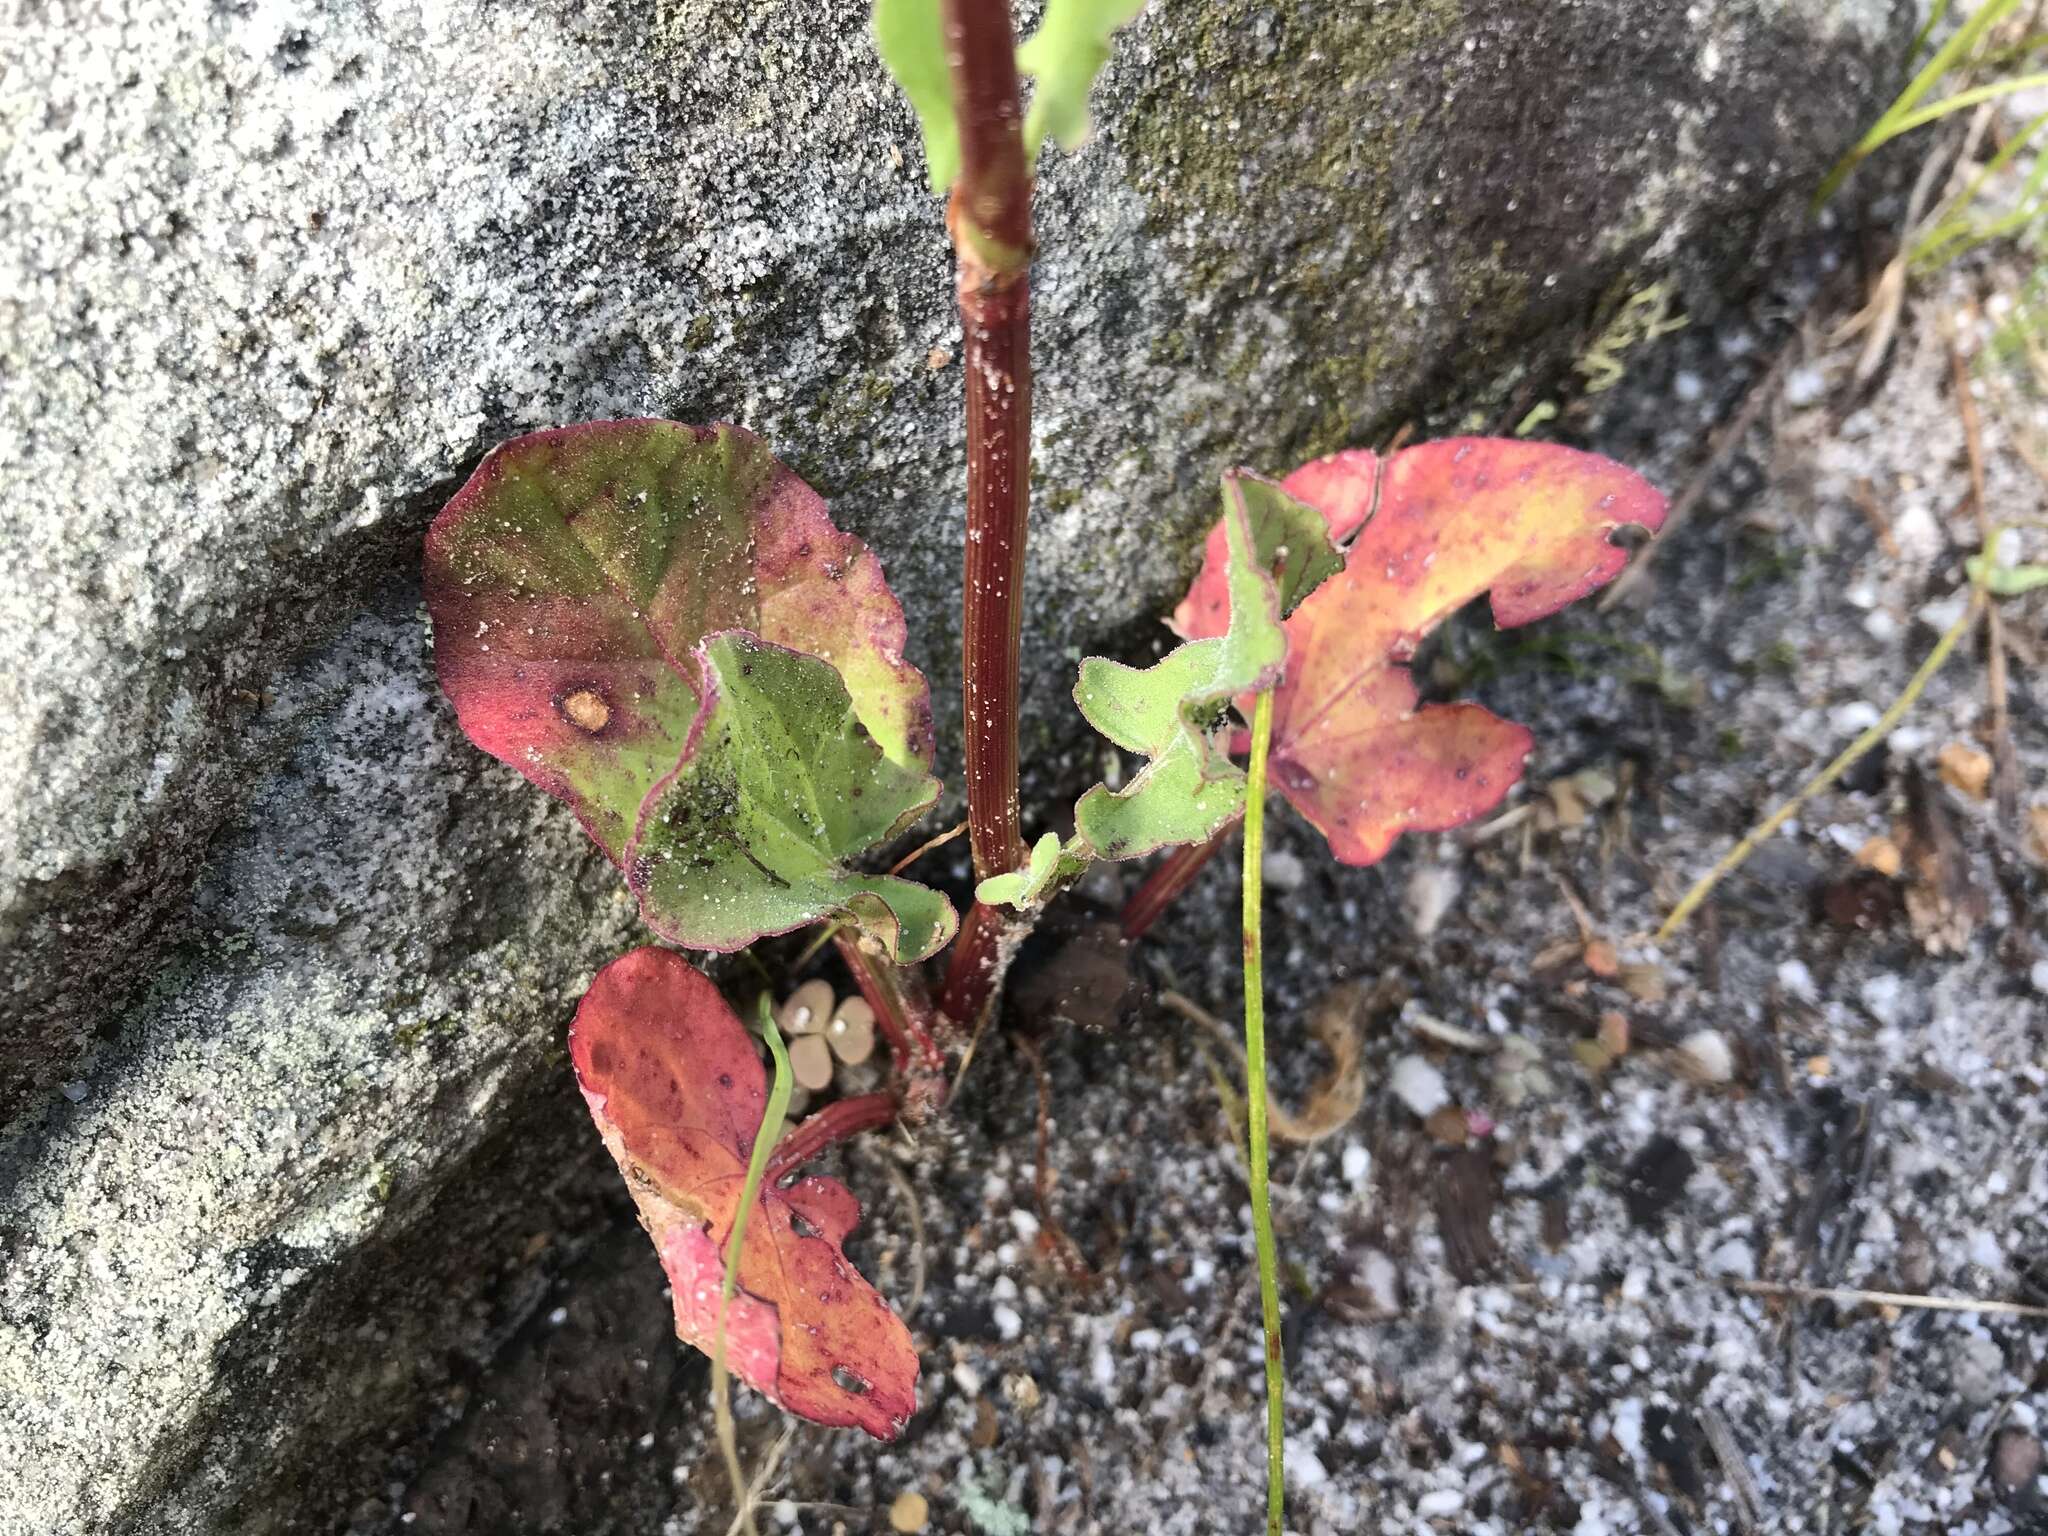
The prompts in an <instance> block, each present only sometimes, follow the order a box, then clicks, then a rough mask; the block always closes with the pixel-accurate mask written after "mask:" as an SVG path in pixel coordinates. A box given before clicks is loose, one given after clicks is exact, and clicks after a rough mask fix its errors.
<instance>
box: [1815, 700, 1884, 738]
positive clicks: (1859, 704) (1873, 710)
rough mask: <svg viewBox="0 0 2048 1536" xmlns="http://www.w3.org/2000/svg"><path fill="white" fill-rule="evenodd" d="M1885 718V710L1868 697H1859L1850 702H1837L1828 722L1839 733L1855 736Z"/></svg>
mask: <svg viewBox="0 0 2048 1536" xmlns="http://www.w3.org/2000/svg"><path fill="white" fill-rule="evenodd" d="M1883 718H1884V711H1883V710H1881V709H1879V708H1878V707H1877V706H1876V705H1875V704H1873V703H1871V702H1870V701H1869V700H1868V699H1857V700H1855V701H1853V702H1851V703H1848V704H1837V705H1836V706H1835V707H1834V709H1833V711H1831V712H1830V713H1829V715H1828V724H1829V725H1831V726H1833V727H1834V729H1835V732H1836V734H1837V735H1841V736H1855V735H1858V734H1860V733H1862V732H1864V731H1867V730H1869V729H1870V728H1871V727H1872V726H1873V725H1875V724H1877V722H1878V721H1879V720H1881V719H1883Z"/></svg>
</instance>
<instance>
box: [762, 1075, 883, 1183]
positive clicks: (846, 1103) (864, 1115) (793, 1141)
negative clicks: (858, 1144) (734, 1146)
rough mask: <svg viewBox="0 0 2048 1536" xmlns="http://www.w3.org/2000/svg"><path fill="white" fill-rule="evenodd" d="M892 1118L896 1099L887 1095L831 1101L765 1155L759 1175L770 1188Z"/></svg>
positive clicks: (866, 1094) (870, 1094)
mask: <svg viewBox="0 0 2048 1536" xmlns="http://www.w3.org/2000/svg"><path fill="white" fill-rule="evenodd" d="M895 1118H896V1098H895V1095H893V1094H887V1093H863V1094H860V1095H858V1096H857V1097H855V1098H851V1099H835V1100H833V1101H832V1102H831V1103H830V1104H827V1105H826V1106H825V1107H824V1108H823V1109H821V1110H819V1111H818V1112H817V1113H816V1114H814V1115H810V1116H808V1117H806V1118H805V1119H803V1120H800V1121H798V1122H797V1127H796V1129H795V1130H793V1131H791V1132H790V1133H789V1134H788V1135H787V1136H785V1137H783V1138H782V1140H780V1141H778V1142H777V1143H776V1144H775V1150H774V1151H772V1152H770V1153H769V1154H768V1167H767V1169H766V1170H765V1171H764V1172H763V1173H762V1175H761V1181H762V1182H763V1183H764V1184H773V1183H775V1181H776V1180H778V1179H780V1178H781V1177H782V1176H783V1175H784V1174H786V1173H788V1172H789V1171H790V1170H791V1169H792V1168H797V1167H800V1166H802V1165H803V1164H805V1163H808V1162H809V1161H810V1160H811V1159H812V1158H814V1157H816V1156H818V1155H819V1154H820V1153H821V1152H825V1151H827V1150H828V1149H830V1148H832V1147H836V1146H838V1145H839V1143H840V1142H842V1141H848V1140H851V1139H852V1138H853V1137H855V1136H858V1135H859V1134H860V1133H861V1132H862V1131H872V1130H873V1129H875V1127H877V1126H881V1125H887V1124H888V1123H889V1122H890V1121H891V1120H894V1119H895Z"/></svg>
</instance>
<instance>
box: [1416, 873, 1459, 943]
mask: <svg viewBox="0 0 2048 1536" xmlns="http://www.w3.org/2000/svg"><path fill="white" fill-rule="evenodd" d="M1459 883H1460V882H1459V879H1458V872H1457V870H1455V869H1453V868H1452V867H1451V866H1450V865H1448V864H1418V865H1416V866H1415V868H1414V869H1413V870H1412V871H1411V872H1410V873H1409V876H1408V883H1407V885H1406V886H1404V887H1403V888H1402V898H1403V901H1404V903H1405V904H1406V906H1407V909H1408V926H1409V927H1411V928H1413V929H1414V930H1415V936H1416V937H1417V938H1418V939H1426V938H1428V937H1429V936H1430V935H1431V934H1433V933H1435V932H1436V930H1437V927H1438V925H1439V924H1441V923H1442V922H1443V920H1444V914H1445V913H1446V912H1448V911H1450V910H1451V904H1452V903H1453V902H1455V901H1456V900H1457V899H1458V886H1459Z"/></svg>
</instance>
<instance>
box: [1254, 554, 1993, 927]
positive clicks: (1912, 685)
mask: <svg viewBox="0 0 2048 1536" xmlns="http://www.w3.org/2000/svg"><path fill="white" fill-rule="evenodd" d="M1987 601H1988V599H1987V598H1986V597H1985V595H1984V589H1983V588H1982V587H1981V586H1979V587H1977V588H1976V589H1975V590H1974V591H1973V592H1972V594H1971V597H1970V605H1969V607H1968V608H1966V609H1964V611H1963V616H1962V617H1961V618H1960V619H1957V620H1956V621H1955V623H1953V624H1951V625H1950V626H1949V628H1948V632H1947V633H1946V634H1944V635H1943V636H1942V637H1941V638H1940V639H1939V640H1937V641H1936V642H1935V644H1934V649H1933V650H1931V651H1929V652H1928V653H1927V659H1926V660H1925V661H1923V662H1921V663H1920V670H1919V671H1917V672H1915V673H1914V674H1913V676H1912V678H1911V679H1910V680H1909V681H1908V682H1907V684H1906V687H1905V690H1904V691H1903V692H1901V693H1900V694H1899V696H1898V697H1897V698H1896V699H1894V700H1892V706H1891V708H1890V709H1887V710H1886V711H1885V712H1884V713H1883V714H1882V715H1880V716H1879V717H1878V721H1877V724H1875V725H1873V726H1872V727H1871V728H1870V729H1869V730H1867V731H1865V732H1864V733H1863V734H1862V735H1860V736H1858V737H1857V738H1856V739H1855V740H1854V741H1852V742H1850V743H1849V745H1848V746H1846V747H1844V748H1843V749H1842V750H1841V752H1840V753H1838V754H1837V755H1836V757H1835V760H1834V761H1833V762H1831V763H1829V764H1828V765H1827V767H1825V768H1823V769H1821V771H1820V772H1819V773H1817V774H1815V775H1814V776H1813V777H1812V778H1810V779H1808V780H1807V781H1806V782H1805V783H1804V784H1803V785H1801V786H1800V788H1799V792H1798V793H1797V794H1795V795H1794V796H1793V797H1792V798H1791V799H1790V800H1787V801H1786V802H1785V803H1784V804H1783V805H1781V806H1779V807H1778V808H1777V809H1776V810H1775V811H1773V812H1771V814H1770V815H1768V816H1766V817H1765V818H1764V819H1763V820H1762V821H1760V822H1758V823H1757V824H1756V826H1754V827H1752V828H1751V829H1750V831H1749V834H1748V835H1747V836H1746V837H1744V838H1743V839H1742V841H1741V842H1739V843H1737V844H1736V845H1735V846H1734V847H1733V848H1731V849H1729V850H1728V852H1727V853H1725V854H1723V855H1722V856H1721V858H1720V860H1719V861H1718V862H1717V863H1716V864H1715V865H1714V867H1713V868H1712V869H1710V870H1708V871H1707V872H1706V873H1705V874H1704V875H1701V876H1700V877H1699V879H1698V880H1696V881H1695V882H1693V887H1692V889H1691V890H1689V891H1687V892H1686V893H1685V898H1684V899H1683V900H1682V901H1680V902H1679V903H1678V905H1677V906H1675V907H1673V908H1672V909H1671V915H1670V916H1669V917H1667V918H1665V919H1664V925H1663V926H1662V927H1661V928H1659V929H1658V930H1657V942H1658V943H1659V944H1662V943H1664V942H1665V941H1666V940H1667V939H1669V938H1670V937H1671V936H1672V935H1673V934H1674V933H1676V932H1678V930H1679V929H1680V928H1681V927H1683V926H1684V925H1685V920H1686V919H1687V918H1689V917H1691V916H1692V915H1693V913H1694V912H1695V911H1697V910H1698V909H1699V906H1700V904H1701V903H1702V902H1704V901H1705V900H1706V899H1707V898H1708V897H1709V896H1711V895H1713V894H1714V887H1715V886H1717V885H1719V884H1720V883H1721V881H1722V879H1723V878H1724V877H1726V876H1728V875H1730V874H1732V873H1734V872H1735V871H1736V870H1737V869H1739V868H1741V866H1742V863H1743V861H1744V860H1745V859H1747V858H1748V857H1749V856H1750V855H1751V854H1752V853H1754V852H1756V850H1757V847H1758V845H1759V844H1761V843H1762V842H1763V841H1764V840H1765V839H1766V838H1768V837H1769V836H1770V835H1771V834H1772V833H1774V832H1776V831H1777V830H1778V828H1780V827H1782V826H1783V825H1785V823H1786V822H1788V821H1790V820H1791V819H1792V816H1793V813H1794V812H1796V811H1797V810H1798V809H1799V807H1801V806H1802V805H1804V804H1806V802H1807V801H1809V800H1811V799H1812V798H1813V797H1814V796H1815V795H1817V794H1819V793H1820V792H1821V791H1822V790H1824V789H1826V788H1827V787H1828V786H1829V785H1830V784H1832V783H1834V782H1835V780H1837V779H1839V778H1840V777H1841V776H1842V775H1843V774H1845V773H1847V772H1848V771H1849V770H1850V768H1852V767H1854V766H1855V763H1856V760H1857V759H1858V758H1859V757H1861V756H1863V754H1864V753H1866V752H1868V751H1869V750H1870V749H1871V748H1872V747H1874V746H1876V745H1877V744H1878V743H1879V742H1881V741H1883V740H1884V739H1885V737H1887V736H1889V735H1891V733H1892V732H1893V731H1895V730H1897V729H1898V726H1899V722H1900V721H1901V720H1903V719H1905V717H1906V711H1907V710H1909V709H1911V708H1912V707H1913V704H1914V702H1915V701H1916V700H1917V699H1918V698H1919V697H1920V695H1921V694H1922V693H1923V692H1925V691H1926V688H1927V685H1928V684H1929V683H1931V682H1933V681H1934V674H1935V673H1937V672H1939V671H1940V670H1941V667H1942V663H1943V662H1945V661H1947V660H1948V658H1949V653H1950V652H1951V651H1953V650H1954V649H1955V648H1956V646H1957V645H1958V644H1959V643H1960V642H1961V640H1962V638H1963V636H1965V635H1967V634H1968V633H1969V632H1970V628H1971V626H1972V625H1974V624H1975V623H1976V622H1977V620H1978V619H1979V618H1981V617H1982V616H1983V613H1984V604H1985V603H1986V602H1987ZM1247 825H1249V823H1247Z"/></svg>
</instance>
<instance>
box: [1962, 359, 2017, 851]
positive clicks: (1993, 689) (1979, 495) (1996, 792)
mask: <svg viewBox="0 0 2048 1536" xmlns="http://www.w3.org/2000/svg"><path fill="white" fill-rule="evenodd" d="M1948 363H1949V373H1950V376H1951V377H1952V378H1953V379H1954V381H1955V395H1956V413H1957V414H1958V415H1959V416H1961V417H1962V419H1963V443H1964V446H1965V447H1966V448H1967V449H1968V451H1969V456H1970V507H1971V510H1972V511H1973V512H1975V513H1976V517H1977V537H1978V543H1979V544H1980V545H1981V546H1982V549H1983V553H1984V558H1985V559H1986V560H1996V559H1997V558H1998V553H1997V551H1996V550H1995V549H1993V548H1992V546H1993V544H1995V543H1996V542H1997V537H1998V536H1997V534H1996V533H1995V532H1994V531H1993V529H1992V527H1991V512H1990V509H1989V508H1988V507H1987V506H1986V505H1985V502H1984V437H1983V432H1982V429H1981V427H1980V426H1979V424H1978V421H1977V402H1976V400H1975V399H1973V398H1972V397H1971V395H1970V370H1969V366H1968V365H1967V364H1966V363H1964V361H1963V354H1962V352H1961V351H1960V350H1958V348H1957V347H1956V344H1955V338H1954V336H1953V335H1951V336H1950V338H1949V344H1948ZM1984 640H1985V644H1986V647H1987V648H1988V649H1989V651H1990V657H1989V660H1988V663H1987V666H1986V670H1985V675H1984V686H1985V689H1986V691H1987V692H1988V693H1989V695H1990V700H1991V762H1992V785H1993V798H1994V802H1995V804H1996V806H1997V808H1998V822H1999V825H2000V826H2001V827H2003V828H2005V829H2006V830H2008V831H2009V830H2011V829H2012V828H2013V827H2015V826H2017V825H2018V824H2019V815H2020V788H2019V784H2020V778H2019V760H2018V758H2017V757H2016V756H2015V755H2014V752H2013V744H2012V707H2011V703H2010V700H2009V697H2008V693H2007V688H2006V676H2005V620H2004V619H2003V618H2001V617H2000V616H1999V612H1998V604H1996V603H1986V604H1985V605H1984Z"/></svg>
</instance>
